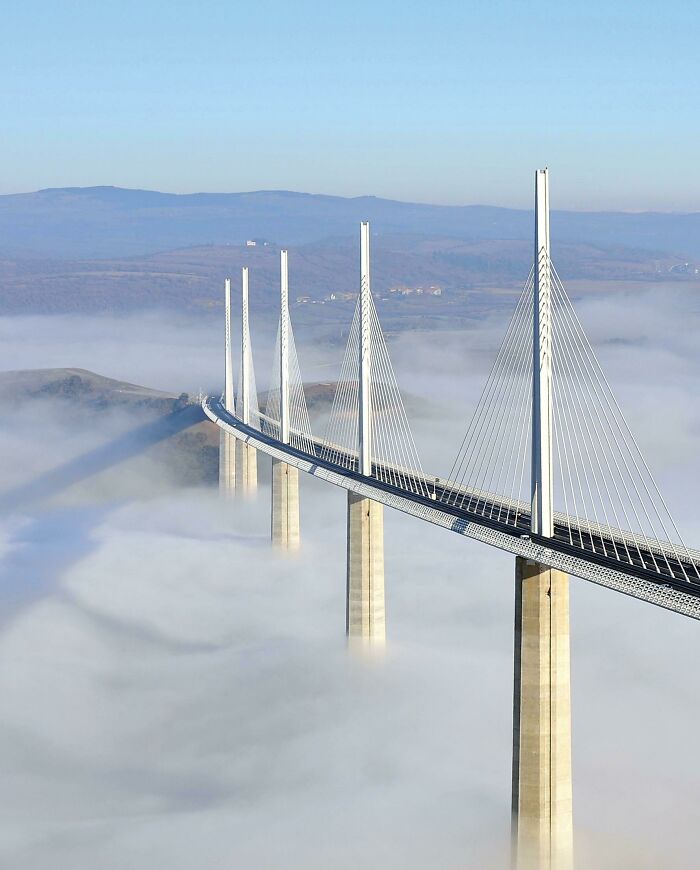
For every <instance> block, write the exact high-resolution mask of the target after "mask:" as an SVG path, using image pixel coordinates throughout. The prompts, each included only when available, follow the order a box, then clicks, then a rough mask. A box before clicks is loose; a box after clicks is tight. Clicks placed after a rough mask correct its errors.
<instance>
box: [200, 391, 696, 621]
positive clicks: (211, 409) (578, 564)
mask: <svg viewBox="0 0 700 870" xmlns="http://www.w3.org/2000/svg"><path fill="white" fill-rule="evenodd" d="M202 409H203V411H204V413H205V414H206V416H207V417H208V418H209V419H210V420H211V421H212V422H213V423H215V424H216V425H217V426H219V428H221V429H222V430H223V431H225V432H228V433H229V434H231V435H233V436H234V437H235V438H236V439H238V440H239V441H241V442H243V443H246V444H249V445H250V446H252V447H254V448H255V449H257V450H260V451H261V452H263V453H266V454H267V455H268V456H271V457H272V458H273V459H278V460H281V461H283V462H286V463H287V464H288V465H292V466H294V467H296V468H297V469H299V470H300V471H303V472H304V473H306V474H311V475H313V476H314V477H318V478H320V479H322V480H325V481H327V482H328V483H331V484H333V485H334V486H338V487H340V488H342V489H345V490H349V491H351V492H354V493H356V494H358V495H361V496H365V497H367V498H371V499H372V500H373V501H376V502H379V503H381V504H384V505H386V506H387V507H392V508H394V509H395V510H399V511H401V512H402V513H405V514H408V515H409V516H414V517H417V518H418V519H421V520H423V521H424V522H429V523H432V524H433V525H437V526H441V527H442V528H445V529H448V530H449V531H452V532H455V533H457V534H460V535H463V536H464V537H468V538H473V539H474V540H478V541H482V542H483V543H485V544H489V545H490V546H492V547H496V548H497V549H499V550H503V551H505V552H507V553H512V554H514V555H516V556H523V557H525V558H527V559H532V560H533V561H536V562H539V563H542V564H545V565H549V566H551V567H552V568H557V569H559V570H561V571H565V572H566V573H568V574H573V575H574V576H576V577H580V578H582V579H584V580H588V581H590V582H592V583H595V584H597V585H599V586H604V587H606V588H608V589H613V590H615V591H617V592H622V593H623V594H625V595H628V596H630V597H632V598H637V599H639V600H640V601H646V602H648V603H650V604H655V605H657V606H659V607H663V608H665V609H666V610H672V611H674V612H676V613H680V614H683V615H684V616H689V617H691V618H693V619H700V582H699V583H695V582H692V581H684V580H681V579H679V578H677V577H673V576H670V575H667V574H655V573H654V572H652V571H650V570H648V569H643V568H640V567H639V566H636V565H624V564H622V563H620V562H619V561H616V560H613V559H611V558H606V557H605V556H603V555H602V554H598V553H592V552H588V551H587V552H586V553H585V558H582V556H581V555H579V554H578V553H577V548H575V547H572V546H570V545H569V544H568V543H567V542H566V541H563V540H558V539H557V538H556V537H555V538H545V537H540V536H538V535H534V534H532V533H530V532H528V531H527V527H529V517H527V522H526V523H523V525H522V526H519V527H514V526H507V525H506V524H505V523H500V522H497V521H496V520H493V519H490V518H489V517H486V516H483V515H481V514H475V513H472V512H468V511H466V510H464V509H463V508H458V507H457V506H454V505H449V504H445V503H443V502H441V501H438V500H437V499H436V498H435V497H431V496H430V495H428V496H424V495H420V494H418V493H416V492H413V491H408V490H406V489H402V488H399V487H397V486H393V485H392V484H390V483H387V482H385V481H384V480H380V479H378V478H376V477H375V476H367V475H362V474H360V473H358V472H356V471H354V470H352V469H348V468H347V467H345V466H344V465H341V464H338V463H335V462H331V461H329V460H328V459H326V458H324V457H323V456H322V455H320V454H321V447H322V442H319V441H314V444H313V448H314V450H315V454H316V455H311V454H309V453H307V452H305V451H303V450H300V449H298V448H297V447H294V446H293V445H291V444H283V443H282V442H281V441H278V440H277V439H275V438H273V437H271V436H270V435H268V434H266V433H264V432H261V431H260V430H259V429H257V428H255V427H254V426H252V425H250V424H246V423H244V422H243V421H242V420H241V419H239V418H238V417H237V416H236V415H235V414H233V413H230V412H228V411H226V409H225V408H224V405H223V403H222V401H221V400H220V399H217V398H213V397H209V396H207V397H205V398H204V399H203V401H202ZM424 479H425V481H427V482H429V483H430V485H431V486H433V487H434V491H435V488H437V490H438V491H439V490H440V488H441V483H444V484H447V483H448V481H441V479H440V478H437V477H434V476H433V477H431V476H430V475H425V476H424Z"/></svg>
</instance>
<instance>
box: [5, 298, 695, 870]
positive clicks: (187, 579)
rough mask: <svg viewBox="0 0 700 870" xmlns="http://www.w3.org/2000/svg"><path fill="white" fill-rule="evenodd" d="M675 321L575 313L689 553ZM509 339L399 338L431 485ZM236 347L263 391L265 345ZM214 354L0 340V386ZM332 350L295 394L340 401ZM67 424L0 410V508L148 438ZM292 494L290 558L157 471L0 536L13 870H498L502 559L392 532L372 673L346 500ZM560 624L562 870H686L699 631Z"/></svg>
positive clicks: (680, 327)
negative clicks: (570, 801) (90, 460)
mask: <svg viewBox="0 0 700 870" xmlns="http://www.w3.org/2000/svg"><path fill="white" fill-rule="evenodd" d="M687 301H688V300H687V299H685V298H679V297H674V296H673V295H672V294H664V295H660V294H659V293H657V292H654V291H650V292H648V293H644V294H636V295H635V296H634V297H622V296H620V295H617V296H614V297H595V298H591V299H588V298H584V299H582V300H581V301H580V303H577V309H578V311H579V315H580V317H581V320H582V322H583V324H584V326H585V327H586V329H587V330H588V332H589V335H590V336H591V338H592V340H593V342H594V345H595V347H596V350H597V352H598V353H599V356H600V359H601V362H602V364H603V367H604V369H605V371H606V372H607V374H608V376H609V378H610V381H611V385H612V387H613V389H614V391H615V393H616V395H617V397H618V398H619V400H620V402H621V404H622V406H623V408H624V410H625V413H626V415H627V418H628V421H629V423H630V425H631V427H632V429H633V431H634V433H635V435H636V436H637V439H638V441H639V444H640V447H641V449H642V451H643V453H644V455H645V456H646V457H647V459H648V460H649V463H650V465H651V468H652V470H653V472H654V474H655V476H656V478H657V481H658V483H659V485H660V487H661V490H662V492H663V493H664V495H665V497H666V499H667V501H668V503H669V507H670V509H671V512H672V514H673V515H674V517H675V518H676V521H677V522H678V525H679V527H680V529H681V532H682V534H683V535H684V537H686V539H687V542H688V543H689V544H691V545H698V543H700V518H699V517H698V513H697V508H696V507H695V505H694V492H693V487H692V486H689V481H695V480H697V479H698V472H699V471H700V459H698V456H700V451H699V450H698V447H699V446H700V419H699V418H698V409H697V403H696V402H695V395H696V388H695V385H696V384H697V382H698V377H699V376H700V351H699V350H698V349H697V346H696V344H695V342H694V341H693V340H692V338H691V336H693V335H694V334H697V329H698V326H699V325H700V323H699V322H698V321H699V320H700V312H698V310H697V306H695V307H690V308H689V306H688V305H687ZM504 328H505V322H504V320H503V318H502V316H496V315H494V317H493V318H491V319H486V320H484V321H482V322H480V323H478V324H477V323H475V324H474V326H473V328H472V329H469V330H466V331H463V332H459V333H456V332H455V333H428V332H424V333H409V334H403V335H400V336H398V337H396V338H394V339H393V340H392V343H391V347H390V351H391V354H392V359H393V361H394V365H395V368H396V370H397V375H398V378H399V382H400V384H401V386H402V387H403V388H404V389H405V390H406V392H407V393H409V394H410V395H411V397H412V398H411V401H410V403H409V405H410V407H409V413H410V414H411V419H412V424H413V428H414V434H415V437H416V442H417V445H418V448H419V451H420V454H421V457H422V460H423V465H424V468H425V469H426V470H430V471H431V472H432V471H434V473H435V474H445V473H446V472H447V471H448V470H449V465H450V463H451V460H452V458H453V456H454V454H455V453H456V452H457V448H458V446H459V441H460V439H461V435H462V434H463V432H464V429H465V428H466V424H467V422H468V417H469V413H470V409H471V408H473V405H474V403H475V402H476V400H477V398H478V395H479V391H480V389H481V387H482V386H483V382H484V379H485V377H486V375H487V372H488V369H489V366H490V363H491V361H492V359H493V354H494V353H495V351H496V349H497V347H498V343H499V341H500V338H501V337H502V335H503V332H504ZM253 338H254V349H255V353H256V367H257V372H256V373H257V376H258V386H259V387H261V388H264V386H265V383H264V382H265V380H266V378H267V374H268V370H269V350H270V348H271V345H272V340H273V336H272V335H271V333H270V331H264V332H260V333H259V334H255V333H254V336H253ZM220 339H221V329H220V323H219V322H218V320H214V319H213V318H212V319H211V320H210V319H206V318H205V319H201V320H195V321H189V320H186V319H184V318H176V317H173V316H172V315H167V316H166V315H163V314H159V313H153V314H149V315H145V316H144V315H140V316H138V317H129V318H123V319H114V320H107V319H100V318H86V317H82V318H69V317H65V318H63V317H52V318H48V317H47V318H40V317H35V318H14V319H5V320H1V321H0V348H1V349H0V367H1V368H4V369H19V368H24V367H49V366H71V367H84V368H89V369H92V370H94V371H97V372H99V373H101V374H105V375H108V376H111V377H117V378H121V379H124V380H128V381H132V382H136V383H142V384H145V385H147V386H150V387H155V388H159V389H164V390H168V391H172V392H175V393H179V392H181V391H183V390H184V391H188V392H196V391H197V390H198V389H199V388H200V387H201V388H202V389H205V390H212V391H213V390H216V389H220V382H221V369H222V366H221V351H220V346H219V344H220ZM340 356H341V349H340V348H338V349H334V348H331V347H317V346H308V345H303V344H302V345H300V346H299V358H300V363H301V367H302V371H303V372H304V374H305V377H306V378H307V379H308V380H316V379H319V378H322V379H324V380H326V379H329V380H330V379H332V377H333V375H332V374H331V373H332V372H335V371H337V367H339V365H340ZM62 408H63V406H57V405H56V404H55V403H53V402H43V401H42V402H38V401H37V402H32V403H29V404H28V405H27V406H25V407H24V408H18V409H17V412H16V413H12V414H7V415H6V416H5V418H4V420H3V426H2V431H0V449H2V455H3V456H4V458H5V462H4V463H3V467H2V490H3V492H4V491H6V490H11V489H13V488H16V487H20V486H21V485H22V484H24V483H27V482H29V481H31V480H33V479H35V478H36V477H37V476H40V475H41V474H43V473H45V472H47V471H50V470H51V469H52V468H55V467H56V466H59V465H60V464H61V463H64V462H66V461H68V460H72V459H75V458H76V457H79V456H80V455H81V454H82V453H84V452H86V451H88V450H90V449H93V448H95V447H96V446H99V445H100V444H103V443H105V442H109V440H110V439H112V438H114V437H115V436H116V435H118V434H119V433H122V432H126V431H129V429H130V428H132V427H134V426H135V425H138V423H139V422H140V418H139V417H138V416H134V415H131V414H129V413H128V412H124V411H113V412H112V411H110V412H108V413H105V414H90V415H84V416H83V417H81V418H80V421H79V422H80V425H79V426H76V425H75V420H74V419H72V416H71V414H70V413H66V411H65V408H63V409H62ZM259 464H260V466H261V468H262V467H264V466H266V464H267V460H266V458H265V457H262V456H261V457H260V458H259ZM261 476H262V475H261ZM300 484H301V499H302V513H301V524H302V538H303V549H302V551H301V552H300V554H299V555H298V557H296V558H293V559H285V558H280V557H279V556H276V555H274V554H273V553H272V552H271V550H270V547H269V490H268V489H267V486H266V484H265V483H264V482H263V483H262V484H261V487H260V491H259V493H258V496H257V498H256V499H254V500H252V501H250V502H241V501H236V502H234V503H224V502H222V501H221V500H220V499H219V498H218V496H217V493H216V491H215V489H212V488H205V487H197V488H192V487H190V488H183V487H182V486H179V485H178V481H177V479H176V478H175V477H174V476H173V475H172V473H171V471H169V470H164V468H163V465H162V463H160V462H159V461H158V456H157V452H155V451H153V450H146V451H145V452H144V454H143V455H141V456H138V457H135V458H133V459H129V460H128V461H127V462H125V463H123V464H122V465H120V466H118V467H116V468H112V469H107V470H105V471H104V472H102V473H100V474H97V475H95V476H94V477H93V478H90V479H89V480H85V481H82V482H79V483H77V484H75V485H72V486H69V487H68V488H66V489H65V491H63V492H61V493H58V494H54V495H53V496H52V498H51V500H50V501H48V502H36V503H34V504H31V505H26V504H25V505H19V504H18V505H16V506H14V507H12V506H11V507H10V508H9V509H8V510H7V511H6V512H5V514H4V515H3V516H2V517H1V518H0V558H1V560H2V561H1V562H0V596H1V597H0V601H1V602H2V603H1V608H2V609H1V611H0V655H1V659H2V662H3V668H2V670H0V693H2V696H3V698H4V705H3V716H2V718H1V720H0V758H2V765H3V770H2V774H3V775H2V777H1V778H0V806H2V812H3V817H4V820H5V824H4V825H3V830H2V832H1V833H0V858H1V859H2V865H3V867H7V868H10V870H14V868H18V870H19V868H22V870H34V868H37V870H38V868H42V870H43V868H45V867H46V866H51V867H52V868H58V870H62V868H71V870H73V868H75V867H82V866H85V867H91V868H95V870H111V868H114V870H117V868H119V870H122V868H124V867H125V866H128V867H130V868H146V867H152V866H154V865H155V866H166V867H168V868H172V870H179V868H183V870H184V868H191V867H193V866H199V867H206V868H207V870H209V868H212V870H216V868H230V867H265V868H290V867H309V868H327V867H334V868H335V867H337V868H345V867H347V868H350V867H354V866H356V865H357V864H358V862H362V863H364V864H365V865H367V866H370V867H372V866H383V867H387V868H424V867H428V866H430V867H440V868H494V870H495V868H502V867H506V866H507V858H508V850H509V843H508V837H509V825H510V763H511V758H510V747H511V716H512V679H513V676H512V653H513V651H512V645H513V625H512V623H513V574H514V566H513V558H512V557H511V556H509V555H507V554H504V553H501V552H499V551H496V550H492V549H490V548H488V547H486V546H484V545H482V544H479V543H477V542H474V541H470V540H468V539H464V538H462V537H460V536H458V535H454V534H450V533H448V532H446V531H445V530H442V529H439V528H436V527H432V526H430V525H428V524H426V523H421V522H419V521H418V520H416V519H413V518H410V517H406V516H403V515H401V514H398V513H396V512H392V511H390V510H389V509H387V510H386V512H385V525H386V528H385V538H386V542H385V547H386V594H387V620H388V621H387V633H388V646H387V652H386V655H385V656H384V658H383V659H382V660H380V661H374V662H367V661H363V660H358V659H355V658H353V657H352V656H349V655H348V652H347V650H346V646H345V637H344V595H345V494H344V492H342V491H341V490H339V489H335V488H333V487H331V486H329V485H326V484H324V483H322V482H321V481H318V480H315V479H312V478H308V479H307V477H306V476H304V478H303V479H302V480H301V481H300ZM571 629H572V638H571V649H572V701H573V765H574V768H573V776H574V814H575V815H574V818H575V825H576V836H577V850H578V855H577V858H578V863H577V866H580V867H583V868H595V870H600V868H602V870H606V868H610V870H613V868H620V867H625V866H628V867H634V868H649V870H651V868H658V867H660V866H663V867H665V868H679V870H680V868H686V867H688V866H692V865H693V864H694V863H695V861H696V854H697V847H698V843H697V835H696V833H695V832H696V831H697V830H698V828H699V823H700V812H699V811H698V810H697V806H696V801H695V800H694V797H695V794H696V792H697V783H698V780H699V778H700V762H698V758H697V753H696V752H694V750H693V733H694V732H693V725H694V723H695V722H696V721H697V720H698V714H699V713H700V709H699V707H700V701H699V700H698V698H699V697H700V695H699V693H698V691H697V681H696V679H695V677H694V674H693V666H692V663H693V662H695V661H696V660H697V659H698V654H699V653H700V636H699V635H698V631H697V624H696V623H695V622H694V621H692V620H688V619H686V618H684V617H681V616H679V615H677V614H673V613H667V612H665V611H663V610H660V609H657V608H654V607H652V606H651V605H648V604H643V603H641V602H638V601H635V600H633V599H629V598H626V597H624V596H622V595H619V594H617V593H614V592H612V591H608V590H605V589H602V588H598V587H596V586H594V585H593V584H590V583H587V582H585V581H582V580H579V579H576V578H572V583H571Z"/></svg>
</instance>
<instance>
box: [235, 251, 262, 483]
mask: <svg viewBox="0 0 700 870" xmlns="http://www.w3.org/2000/svg"><path fill="white" fill-rule="evenodd" d="M251 356H252V355H251V351H250V321H249V315H248V267H247V266H244V267H243V269H242V271H241V376H240V377H241V380H240V390H239V394H238V399H239V401H238V408H237V410H238V416H239V417H240V419H241V420H242V422H243V423H245V424H246V426H249V425H250V402H251V395H250V393H251V380H252V379H251V363H252V359H251ZM236 471H237V483H238V486H239V488H240V491H241V493H242V494H243V495H244V496H251V495H254V494H255V492H256V491H257V489H258V454H257V450H256V449H255V448H254V447H252V446H251V445H250V444H248V443H247V442H245V441H240V440H239V441H238V456H237V458H236Z"/></svg>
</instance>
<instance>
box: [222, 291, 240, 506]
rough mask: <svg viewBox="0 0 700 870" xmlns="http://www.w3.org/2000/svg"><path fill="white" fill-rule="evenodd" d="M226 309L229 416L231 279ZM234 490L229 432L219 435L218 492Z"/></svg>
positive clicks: (229, 405)
mask: <svg viewBox="0 0 700 870" xmlns="http://www.w3.org/2000/svg"><path fill="white" fill-rule="evenodd" d="M224 299H225V308H226V315H225V320H226V342H225V354H226V358H225V369H224V408H225V409H226V411H228V412H229V414H234V413H235V407H234V398H233V350H232V346H231V279H230V278H227V279H226V281H225V283H224ZM235 490H236V439H235V438H234V436H233V435H231V434H230V433H229V432H226V431H224V430H223V429H222V430H221V432H220V434H219V491H220V492H221V493H222V495H224V496H225V497H227V498H230V497H231V496H232V495H233V494H234V493H235Z"/></svg>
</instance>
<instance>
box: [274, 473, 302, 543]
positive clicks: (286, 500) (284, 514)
mask: <svg viewBox="0 0 700 870" xmlns="http://www.w3.org/2000/svg"><path fill="white" fill-rule="evenodd" d="M271 531H272V546H273V547H275V548H276V549H279V550H298V549H299V469H298V468H295V467H294V466H293V465H287V463H286V462H282V460H281V459H273V460H272V530H271Z"/></svg>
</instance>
